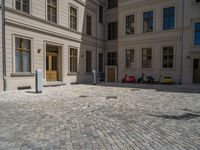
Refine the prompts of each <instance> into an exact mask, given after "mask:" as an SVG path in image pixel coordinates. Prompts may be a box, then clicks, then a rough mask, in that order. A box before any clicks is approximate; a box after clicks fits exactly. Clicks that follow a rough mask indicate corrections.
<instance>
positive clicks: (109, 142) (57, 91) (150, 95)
mask: <svg viewBox="0 0 200 150" xmlns="http://www.w3.org/2000/svg"><path fill="white" fill-rule="evenodd" d="M125 86H126V87H125ZM199 110H200V87H198V86H178V85H175V86H165V85H143V84H141V85H137V84H136V85H132V84H129V85H121V84H120V85H119V84H118V85H116V84H103V85H100V86H91V85H70V86H63V87H53V88H45V89H44V91H43V93H42V94H34V93H33V92H31V91H30V90H29V91H8V92H2V93H0V150H1V149H2V150H5V149H13V150H15V149H16V150H18V149H26V150H27V149H35V150H36V149H52V150H54V149H55V150H57V149H63V150H64V149H67V150H92V149H93V150H95V149H97V150H99V149H100V150H104V149H105V150H112V149H113V150H117V149H119V150H121V149H122V150H126V149H127V150H132V149H134V150H168V149H169V150H185V149H189V150H193V149H194V150H195V149H197V150H198V149H200V144H199V141H200V125H199V123H200V111H199Z"/></svg>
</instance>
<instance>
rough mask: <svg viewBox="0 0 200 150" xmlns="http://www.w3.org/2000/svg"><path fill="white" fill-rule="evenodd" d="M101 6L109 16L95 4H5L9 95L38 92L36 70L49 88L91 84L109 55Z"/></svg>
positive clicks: (29, 0) (48, 0)
mask: <svg viewBox="0 0 200 150" xmlns="http://www.w3.org/2000/svg"><path fill="white" fill-rule="evenodd" d="M99 5H101V6H102V8H103V11H105V3H104V2H103V1H98V4H97V1H94V0H91V1H87V0H82V1H80V0H57V1H56V0H37V1H36V0H26V1H22V0H5V8H6V10H5V18H6V37H5V38H6V66H7V67H6V73H7V90H12V89H20V88H30V87H31V88H33V87H34V84H35V80H34V72H35V70H36V69H41V70H43V74H44V84H48V83H52V82H61V83H65V84H70V83H76V82H79V83H88V82H92V77H93V76H92V70H93V69H96V68H97V69H98V66H99V64H98V56H99V54H103V52H104V51H105V38H104V32H103V31H104V26H105V24H104V23H105V22H104V19H105V18H103V21H102V22H99V20H98V18H99V17H98V12H99V11H98V10H99ZM86 20H87V22H86ZM86 26H89V27H88V31H87V29H86ZM97 29H98V33H97ZM86 59H87V61H86ZM101 59H102V58H101ZM102 61H103V60H102ZM86 63H87V67H86ZM101 63H103V62H101ZM102 66H103V65H102ZM1 86H2V84H1Z"/></svg>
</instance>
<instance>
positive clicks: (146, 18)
mask: <svg viewBox="0 0 200 150" xmlns="http://www.w3.org/2000/svg"><path fill="white" fill-rule="evenodd" d="M143 32H144V33H146V32H153V11H149V12H144V13H143Z"/></svg>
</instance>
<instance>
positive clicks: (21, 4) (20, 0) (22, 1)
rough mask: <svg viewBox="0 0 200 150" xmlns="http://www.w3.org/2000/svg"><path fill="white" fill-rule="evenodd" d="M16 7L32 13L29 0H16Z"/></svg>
mask: <svg viewBox="0 0 200 150" xmlns="http://www.w3.org/2000/svg"><path fill="white" fill-rule="evenodd" d="M15 8H16V9H17V10H19V11H21V12H24V13H27V14H29V13H30V1H29V0H15Z"/></svg>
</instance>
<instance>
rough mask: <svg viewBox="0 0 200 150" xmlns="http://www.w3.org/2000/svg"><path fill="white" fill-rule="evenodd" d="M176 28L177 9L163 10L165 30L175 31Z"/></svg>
mask: <svg viewBox="0 0 200 150" xmlns="http://www.w3.org/2000/svg"><path fill="white" fill-rule="evenodd" d="M174 26H175V7H169V8H164V9H163V29H164V30H168V29H174Z"/></svg>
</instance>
